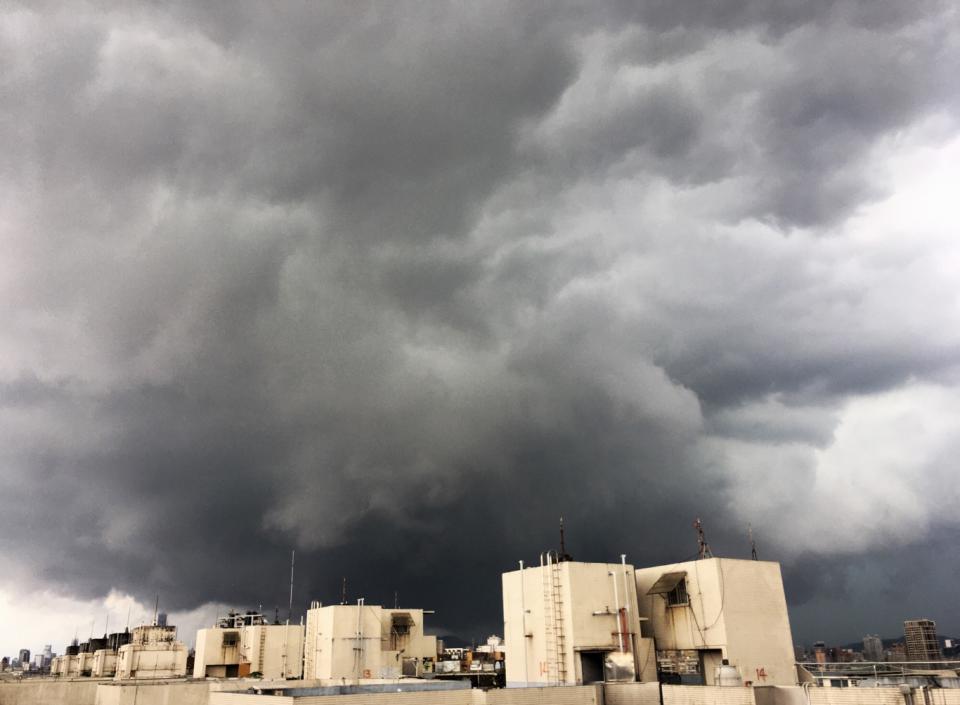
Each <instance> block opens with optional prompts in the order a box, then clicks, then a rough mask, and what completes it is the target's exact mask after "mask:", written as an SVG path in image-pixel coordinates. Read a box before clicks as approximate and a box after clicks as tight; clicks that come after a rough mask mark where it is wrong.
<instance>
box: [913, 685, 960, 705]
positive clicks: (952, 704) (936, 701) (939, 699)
mask: <svg viewBox="0 0 960 705" xmlns="http://www.w3.org/2000/svg"><path fill="white" fill-rule="evenodd" d="M927 692H929V693H930V703H931V705H960V688H956V689H950V688H940V689H938V690H930V691H927ZM921 702H922V698H921Z"/></svg>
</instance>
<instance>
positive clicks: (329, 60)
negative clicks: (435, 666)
mask: <svg viewBox="0 0 960 705" xmlns="http://www.w3.org/2000/svg"><path fill="white" fill-rule="evenodd" d="M958 66H960V15H958V10H957V9H956V7H955V4H954V3H952V2H948V1H946V0H945V1H944V2H926V1H924V0H918V1H916V2H902V1H901V0H890V1H889V2H885V1H882V0H881V1H878V0H860V1H857V0H848V1H839V2H825V1H808V0H803V1H801V0H760V1H754V0H722V1H721V0H717V1H715V2H703V1H702V0H650V1H649V2H637V3H633V2H622V1H620V2H617V1H612V2H608V3H600V2H595V1H591V2H584V3H573V2H570V3H567V2H555V3H541V2H527V3H501V2H471V3H467V2H464V3H438V2H436V3H434V2H431V3H423V2H411V3H403V2H389V3H387V2H383V3H366V2H356V1H354V0H351V1H349V2H342V3H334V2H325V3H314V2H293V1H292V0H291V1H290V2H284V3H241V2H222V3H194V2H184V3H176V2H170V3H156V2H142V3H139V4H138V3H135V2H128V3H120V4H112V3H111V4H109V5H107V4H103V5H97V4H95V3H80V2H77V3H36V2H30V3H24V4H18V3H17V2H5V3H3V5H2V6H0V147H2V158H0V300H2V301H3V306H2V308H0V316H2V319H0V559H2V563H3V570H2V571H0V652H2V653H6V654H10V653H13V652H14V650H15V649H16V648H19V647H20V646H28V647H30V648H33V649H36V648H39V647H40V646H42V645H43V644H44V643H50V642H53V646H54V649H55V650H57V651H62V649H63V646H64V644H65V642H66V640H68V639H69V638H71V637H72V636H73V635H74V633H75V632H77V633H78V634H79V635H80V636H81V637H85V636H88V635H89V630H90V628H91V627H90V623H91V620H94V621H95V628H96V629H97V630H101V629H102V628H103V627H102V626H101V625H102V624H103V622H104V621H105V620H106V619H107V615H108V614H110V615H111V617H110V619H111V625H112V626H122V622H123V621H124V620H125V619H126V614H127V612H128V611H129V612H131V613H132V614H131V617H130V619H131V621H132V622H134V623H136V622H137V621H138V620H139V619H141V618H142V617H144V616H146V617H150V616H152V606H153V602H154V598H155V596H156V595H157V594H159V595H160V602H161V608H162V609H166V610H168V611H170V612H174V613H175V615H176V616H177V618H178V619H179V620H180V621H181V626H182V627H183V628H184V629H185V630H186V629H187V627H188V626H189V628H190V630H191V633H189V634H185V635H184V636H185V637H187V640H188V641H192V629H193V628H195V627H196V626H197V625H198V624H201V623H203V622H204V621H207V620H209V619H212V617H214V616H215V615H216V612H217V611H218V610H220V609H225V608H226V606H236V607H239V608H247V607H250V606H253V607H256V606H257V605H260V604H263V605H264V608H265V609H266V610H268V611H269V612H270V613H271V614H272V612H273V608H274V606H275V605H279V606H280V609H281V613H283V614H285V613H286V604H287V599H288V597H287V589H288V587H287V581H288V577H289V558H290V550H291V549H293V548H296V549H297V580H296V589H295V609H294V612H295V615H296V614H299V613H300V612H302V610H303V609H304V608H305V606H306V605H307V604H308V603H309V601H310V600H311V599H317V600H322V601H324V602H330V601H335V600H337V599H338V598H339V591H340V583H341V576H347V577H348V594H349V597H350V599H356V598H357V597H359V596H364V597H366V599H367V601H368V602H371V603H376V602H382V603H385V604H392V603H393V598H394V591H398V592H399V598H400V601H401V602H402V603H404V604H405V605H407V606H417V607H426V608H433V609H436V610H437V614H436V615H435V617H434V618H433V624H434V626H435V627H437V628H438V629H440V630H441V631H444V632H448V633H456V634H459V635H461V636H463V637H465V638H468V639H469V638H473V637H476V638H484V637H485V636H486V635H487V634H489V633H492V632H496V631H499V630H500V629H501V628H502V615H501V607H500V577H499V576H500V573H501V572H502V571H505V570H510V569H513V568H514V567H515V566H516V561H517V560H519V559H525V560H528V561H531V560H533V561H535V560H537V556H538V555H539V553H540V552H541V551H543V550H546V549H550V548H554V547H556V543H557V537H556V533H557V519H558V517H559V516H560V515H561V514H563V515H564V516H565V517H566V521H567V527H568V536H569V543H568V550H570V552H571V553H573V554H574V556H575V557H576V558H577V559H581V560H597V561H606V560H617V559H618V556H619V554H620V553H626V554H627V557H628V560H629V561H631V562H633V563H635V564H638V565H649V564H656V563H661V562H669V561H676V560H683V559H687V558H690V557H691V556H692V555H693V554H694V553H695V551H696V536H695V534H694V532H693V529H692V528H691V524H692V522H693V520H694V519H695V518H696V517H697V516H700V517H702V518H703V520H704V523H705V525H706V527H707V531H708V539H709V540H710V542H711V544H712V546H713V549H714V551H715V553H717V554H718V555H723V556H731V557H748V556H749V552H750V548H749V544H748V542H747V526H748V524H752V526H753V530H754V534H755V536H756V538H757V541H758V545H759V546H758V547H759V552H760V556H761V557H762V558H765V559H771V560H778V561H781V562H782V564H783V570H784V575H785V579H786V586H787V598H788V600H789V602H790V605H791V615H792V619H793V630H794V638H795V641H797V642H798V643H800V642H804V641H807V642H809V641H812V640H814V639H826V640H828V641H830V640H843V641H847V640H853V639H858V638H860V637H862V636H863V634H865V633H867V632H870V633H873V632H880V633H881V634H884V635H889V636H894V635H896V634H897V633H901V632H902V621H903V620H904V619H906V618H917V617H930V618H932V619H935V620H937V622H938V624H939V625H940V631H941V632H942V633H943V632H946V633H948V634H949V633H950V632H951V631H952V632H953V633H954V634H957V633H960V603H958V602H957V600H956V585H957V564H958V548H957V546H958V545H960V511H958V507H960V489H958V488H960V483H958V476H960V472H958V460H957V458H958V457H960V394H958V392H960V239H958V232H957V224H958V213H957V185H958V184H960V124H958V118H960V88H958V83H957V74H956V70H957V67H958Z"/></svg>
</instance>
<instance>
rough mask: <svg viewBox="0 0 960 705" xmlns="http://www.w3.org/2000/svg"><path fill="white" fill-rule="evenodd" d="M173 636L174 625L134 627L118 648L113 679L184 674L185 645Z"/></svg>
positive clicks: (185, 668) (165, 676) (185, 662)
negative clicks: (128, 641)
mask: <svg viewBox="0 0 960 705" xmlns="http://www.w3.org/2000/svg"><path fill="white" fill-rule="evenodd" d="M176 638H177V630H176V627H168V626H159V625H152V626H143V627H137V628H136V629H134V630H133V636H132V638H131V640H130V643H129V644H124V645H123V646H121V647H120V649H119V650H118V651H117V665H116V674H115V675H114V679H115V680H126V679H128V678H181V677H183V676H185V675H187V647H186V646H184V645H183V644H182V643H181V642H179V641H177V640H176ZM91 656H92V654H91Z"/></svg>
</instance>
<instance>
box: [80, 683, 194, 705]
mask: <svg viewBox="0 0 960 705" xmlns="http://www.w3.org/2000/svg"><path fill="white" fill-rule="evenodd" d="M209 698H210V686H209V684H208V683H204V682H198V683H190V682H186V681H179V682H176V683H132V682H131V683H116V682H114V683H104V684H103V685H101V686H100V687H99V688H98V689H97V694H96V701H95V703H94V705H207V703H208V702H209Z"/></svg>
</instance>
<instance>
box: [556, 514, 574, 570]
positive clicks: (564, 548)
mask: <svg viewBox="0 0 960 705" xmlns="http://www.w3.org/2000/svg"><path fill="white" fill-rule="evenodd" d="M572 560H573V556H571V555H570V554H569V553H567V546H566V542H565V541H564V535H563V517H560V555H558V556H557V563H562V562H564V561H572Z"/></svg>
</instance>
